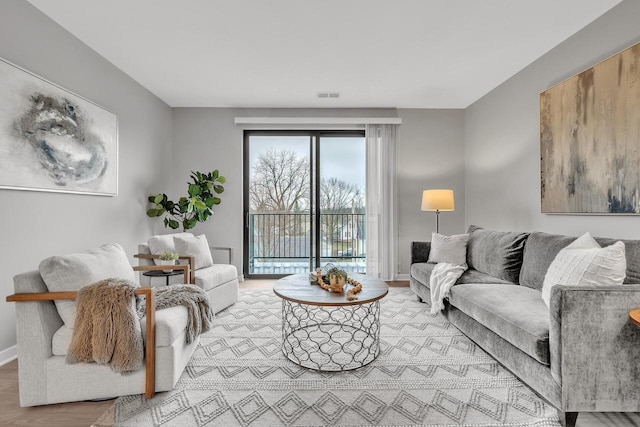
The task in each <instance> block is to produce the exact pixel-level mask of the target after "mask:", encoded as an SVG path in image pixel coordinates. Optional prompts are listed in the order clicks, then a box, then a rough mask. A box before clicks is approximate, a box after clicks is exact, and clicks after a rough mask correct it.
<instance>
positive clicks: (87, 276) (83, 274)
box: [39, 243, 136, 328]
mask: <svg viewBox="0 0 640 427" xmlns="http://www.w3.org/2000/svg"><path fill="white" fill-rule="evenodd" d="M39 269H40V275H41V276H42V279H43V280H44V283H45V284H46V285H47V289H49V292H64V291H78V290H80V288H82V287H84V286H87V285H90V284H92V283H95V282H98V281H100V280H104V279H110V278H118V279H125V280H129V281H131V282H135V281H136V276H135V273H134V271H133V268H132V267H131V264H129V259H128V258H127V254H126V253H125V252H124V249H123V248H122V246H120V245H119V244H117V243H110V244H107V245H103V246H100V247H99V248H97V249H92V250H89V251H86V252H81V253H77V254H68V255H59V256H53V257H49V258H47V259H45V260H43V261H42V262H41V263H40V268H39ZM133 284H134V285H135V283H133ZM54 303H55V304H56V308H57V309H58V314H60V318H62V321H63V322H64V324H65V325H66V326H67V327H69V328H73V323H74V321H75V318H76V303H75V301H69V300H61V301H54Z"/></svg>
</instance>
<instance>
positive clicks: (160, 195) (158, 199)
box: [153, 194, 167, 205]
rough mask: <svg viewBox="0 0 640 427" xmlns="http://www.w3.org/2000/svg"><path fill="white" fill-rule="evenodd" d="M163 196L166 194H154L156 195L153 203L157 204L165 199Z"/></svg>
mask: <svg viewBox="0 0 640 427" xmlns="http://www.w3.org/2000/svg"><path fill="white" fill-rule="evenodd" d="M165 197H167V196H166V195H164V194H156V196H155V198H154V200H153V203H155V204H157V205H159V204H160V203H161V202H162V201H163V200H164V199H165Z"/></svg>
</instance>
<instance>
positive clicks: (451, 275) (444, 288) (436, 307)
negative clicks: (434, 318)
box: [429, 262, 467, 314]
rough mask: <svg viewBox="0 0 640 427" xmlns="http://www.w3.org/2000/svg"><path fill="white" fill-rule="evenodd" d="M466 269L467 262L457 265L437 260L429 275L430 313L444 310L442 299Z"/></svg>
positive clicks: (447, 294)
mask: <svg viewBox="0 0 640 427" xmlns="http://www.w3.org/2000/svg"><path fill="white" fill-rule="evenodd" d="M465 271H467V264H464V265H457V264H450V263H448V262H439V263H438V264H436V266H435V267H433V270H432V271H431V276H430V277H429V289H430V290H431V314H436V313H437V312H439V311H442V310H444V299H445V298H447V297H448V296H449V291H450V290H451V287H452V286H453V285H455V283H456V281H457V280H458V279H459V278H460V276H462V274H463V273H464V272H465Z"/></svg>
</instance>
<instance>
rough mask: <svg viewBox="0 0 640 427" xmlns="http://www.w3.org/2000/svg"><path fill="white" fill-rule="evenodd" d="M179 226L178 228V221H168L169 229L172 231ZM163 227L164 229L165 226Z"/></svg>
mask: <svg viewBox="0 0 640 427" xmlns="http://www.w3.org/2000/svg"><path fill="white" fill-rule="evenodd" d="M179 226H180V223H179V222H178V221H176V220H175V219H172V220H169V227H171V228H172V229H173V230H175V229H176V228H178V227H179ZM165 227H166V225H165Z"/></svg>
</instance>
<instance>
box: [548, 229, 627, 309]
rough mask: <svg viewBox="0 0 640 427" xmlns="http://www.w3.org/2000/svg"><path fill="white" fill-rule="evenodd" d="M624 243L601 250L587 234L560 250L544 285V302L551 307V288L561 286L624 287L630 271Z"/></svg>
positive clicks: (617, 243)
mask: <svg viewBox="0 0 640 427" xmlns="http://www.w3.org/2000/svg"><path fill="white" fill-rule="evenodd" d="M624 252H625V251H624V243H622V242H616V243H614V244H613V245H609V246H607V247H604V248H602V247H600V245H599V244H598V242H596V241H595V240H594V239H593V237H591V234H589V233H586V234H584V235H582V236H580V237H578V238H577V239H576V240H574V241H573V243H571V244H569V245H568V246H566V247H565V248H563V249H561V250H560V252H558V255H556V258H555V259H554V260H553V262H551V265H550V266H549V269H548V270H547V274H546V275H545V276H544V283H543V285H542V300H543V301H544V303H545V304H546V305H547V307H549V300H550V298H551V288H552V287H554V286H555V285H557V284H559V283H561V284H563V285H568V286H588V285H595V286H612V285H613V286H615V285H622V283H623V282H624V277H625V270H626V268H627V263H626V258H625V256H624Z"/></svg>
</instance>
